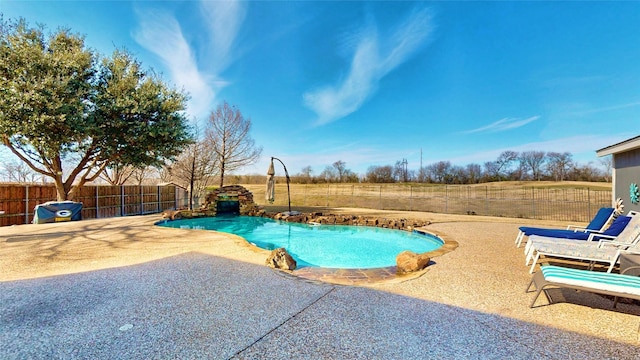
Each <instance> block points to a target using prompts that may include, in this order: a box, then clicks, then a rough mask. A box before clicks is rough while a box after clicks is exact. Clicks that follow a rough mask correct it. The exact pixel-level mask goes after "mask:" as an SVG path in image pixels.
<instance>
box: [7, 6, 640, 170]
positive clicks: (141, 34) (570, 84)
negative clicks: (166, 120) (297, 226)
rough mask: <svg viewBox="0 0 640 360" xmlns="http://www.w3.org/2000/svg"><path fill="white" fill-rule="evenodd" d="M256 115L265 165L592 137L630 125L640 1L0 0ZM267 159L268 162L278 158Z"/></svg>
mask: <svg viewBox="0 0 640 360" xmlns="http://www.w3.org/2000/svg"><path fill="white" fill-rule="evenodd" d="M0 12H2V13H3V14H4V17H5V19H6V18H17V17H23V18H25V19H26V20H27V21H28V22H29V23H30V24H32V25H34V24H36V23H43V24H45V25H46V26H47V27H48V28H49V29H51V30H55V29H57V28H58V27H60V26H63V27H69V28H71V29H72V30H73V31H74V32H77V33H81V34H84V35H85V36H86V43H87V45H88V46H90V47H92V48H94V49H96V50H98V51H99V52H101V53H102V54H110V53H111V52H113V50H115V49H116V48H126V49H127V50H129V51H130V52H132V53H133V54H134V55H135V56H136V57H137V58H138V59H139V60H140V61H141V62H142V63H143V65H144V66H146V67H148V68H153V69H154V70H155V71H156V72H158V73H161V74H162V76H163V78H164V79H165V80H166V81H168V82H170V83H172V84H174V85H176V86H177V87H179V88H184V89H185V90H186V91H187V92H189V94H190V95H191V100H190V102H189V108H188V115H189V118H190V119H193V121H205V119H206V118H207V117H208V114H209V113H210V112H211V111H212V110H214V109H215V108H216V106H217V105H218V104H220V103H221V102H223V101H227V102H228V103H230V104H232V105H236V106H237V107H238V108H239V109H240V110H241V111H242V113H243V114H244V116H245V117H247V118H250V119H251V120H252V123H253V130H252V136H253V138H254V139H255V141H256V144H257V145H259V146H262V147H263V157H262V159H261V160H260V162H258V163H257V164H256V165H254V166H251V167H248V168H246V169H244V170H243V171H242V173H265V172H266V170H267V167H268V166H267V164H268V161H269V159H270V157H271V156H275V157H278V158H280V159H281V160H283V161H284V163H285V164H286V165H287V168H288V169H289V172H290V173H291V174H294V173H297V172H299V171H300V170H301V169H302V168H303V167H305V166H311V167H312V168H313V173H314V174H316V175H317V174H319V173H320V172H322V170H323V169H324V168H325V167H326V166H328V165H331V164H332V163H334V162H335V161H338V160H342V161H344V162H345V163H346V167H347V168H349V169H351V170H352V171H355V172H357V173H361V174H364V173H365V172H366V170H367V168H368V167H369V166H371V165H393V164H395V162H396V161H399V160H402V159H407V161H408V163H409V164H408V167H409V169H414V170H417V169H418V168H419V166H420V160H421V154H422V163H423V165H428V164H430V163H434V162H437V161H441V160H445V161H450V162H451V163H452V164H455V165H466V164H469V163H478V164H483V163H484V162H486V161H491V160H495V159H496V158H497V156H498V155H499V154H500V152H502V151H504V150H514V151H527V150H542V151H557V152H564V151H568V152H571V153H572V154H573V155H574V160H576V161H578V163H580V164H586V163H588V162H593V163H594V164H597V161H598V158H597V157H596V155H595V150H597V149H599V148H602V147H605V146H608V145H611V144H614V143H616V142H619V141H622V140H625V139H628V138H631V137H634V136H637V135H638V134H639V133H640V119H639V116H638V115H639V114H640V2H637V1H629V2H594V1H588V2H557V1H550V2H544V1H542V2H508V1H490V2H473V1H471V2H469V1H465V2H415V1H412V2H398V1H396V2H382V1H373V2H365V1H344V2H342V1H332V2H328V1H320V2H311V1H300V2H296V1H273V2H270V1H255V2H212V1H202V2H199V1H188V2H179V1H161V2H154V1H144V2H127V1H112V2H100V1H84V2H74V1H63V2H57V1H56V2H36V1H6V0H0ZM276 172H278V170H276Z"/></svg>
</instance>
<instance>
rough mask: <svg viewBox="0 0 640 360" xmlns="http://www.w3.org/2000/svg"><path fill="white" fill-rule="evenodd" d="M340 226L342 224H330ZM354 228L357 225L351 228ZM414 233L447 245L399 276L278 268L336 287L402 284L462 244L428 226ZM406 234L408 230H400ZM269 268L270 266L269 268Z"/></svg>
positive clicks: (386, 271)
mask: <svg viewBox="0 0 640 360" xmlns="http://www.w3.org/2000/svg"><path fill="white" fill-rule="evenodd" d="M326 226H340V225H326ZM351 226H354V225H351ZM413 230H414V231H417V232H420V233H423V234H429V235H434V236H437V237H438V238H439V239H440V240H442V241H443V242H444V244H443V245H442V246H441V247H439V248H438V249H436V250H433V251H429V252H427V253H426V254H427V255H428V256H429V258H431V261H430V262H429V266H427V267H426V268H424V269H423V270H420V271H416V272H412V273H408V274H398V273H397V267H396V266H388V267H382V268H370V269H340V268H322V267H310V266H309V267H303V268H300V269H295V270H281V269H274V270H275V271H277V272H280V273H283V274H286V275H290V276H294V277H297V278H300V279H304V280H308V281H320V282H325V283H329V284H336V285H355V286H357V285H376V284H387V283H402V282H405V281H409V280H413V279H417V278H419V277H421V276H422V275H424V274H425V273H427V272H428V271H429V268H430V267H431V266H432V265H433V264H434V261H433V258H435V257H438V256H442V255H445V254H448V253H450V252H451V251H453V250H455V249H456V248H457V247H458V242H457V241H455V240H452V239H450V238H449V236H447V235H446V234H443V233H442V232H437V231H432V230H427V229H425V228H424V227H420V228H416V229H413ZM398 231H405V230H398ZM233 238H234V240H235V241H236V243H237V244H238V245H239V246H242V247H245V248H248V249H250V250H251V251H253V252H255V253H258V254H262V255H264V258H265V260H266V259H267V257H268V256H269V254H271V251H270V250H265V249H263V248H260V247H258V246H256V245H253V244H251V243H250V242H248V241H247V240H246V239H244V238H243V237H241V236H237V235H233ZM265 266H266V265H265Z"/></svg>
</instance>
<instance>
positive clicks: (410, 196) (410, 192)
mask: <svg viewBox="0 0 640 360" xmlns="http://www.w3.org/2000/svg"><path fill="white" fill-rule="evenodd" d="M412 201H413V186H411V185H409V211H411V209H413V207H412V206H411V202H412Z"/></svg>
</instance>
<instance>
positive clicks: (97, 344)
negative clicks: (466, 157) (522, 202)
mask: <svg viewBox="0 0 640 360" xmlns="http://www.w3.org/2000/svg"><path fill="white" fill-rule="evenodd" d="M331 211H332V212H333V213H338V212H344V213H356V212H357V213H367V214H377V215H379V216H387V217H408V218H420V219H426V220H429V221H431V222H432V224H431V225H429V226H427V227H426V229H428V230H429V231H434V232H437V233H438V234H441V235H442V236H443V237H445V238H450V239H452V240H455V241H457V242H458V243H459V247H458V248H457V249H456V250H455V251H453V252H450V253H448V254H445V255H442V256H440V257H436V258H433V259H432V261H433V262H434V264H432V265H431V266H430V267H429V268H428V270H427V271H426V272H425V273H424V274H423V275H422V276H420V277H418V278H414V279H412V280H409V281H404V282H399V281H395V282H394V281H392V282H384V283H378V284H366V285H361V286H342V285H334V284H327V283H322V282H318V281H312V280H307V279H302V278H299V277H296V276H294V275H289V274H284V273H281V272H277V271H274V270H272V269H270V268H267V267H266V266H264V265H263V264H264V261H265V259H266V254H267V252H264V251H257V250H255V249H252V248H250V247H247V246H243V240H242V239H241V238H238V237H236V236H232V235H226V234H220V233H215V232H211V231H204V230H182V229H170V228H162V227H157V226H154V225H153V223H154V222H156V221H158V220H159V219H160V216H157V215H152V216H135V217H125V218H110V219H96V220H83V221H78V222H71V223H57V224H41V225H19V226H13V227H6V228H0V343H1V344H3V346H2V347H0V358H2V359H25V358H64V359H69V358H83V359H88V358H91V359H132V358H133V359H149V358H182V359H185V358H210V359H228V358H238V359H259V358H276V359H280V358H282V359H284V358H294V357H299V358H313V359H328V358H331V359H406V358H422V359H424V358H443V359H454V358H455V359H460V358H474V359H476V358H483V359H504V358H510V359H538V358H548V359H558V358H563V359H570V358H585V357H589V358H609V359H633V358H637V357H638V356H639V355H640V348H639V347H638V345H639V344H640V334H639V332H638V331H639V326H640V317H639V316H638V315H640V306H638V305H635V304H632V303H628V302H627V303H622V304H619V305H618V308H617V309H613V308H612V303H613V301H612V300H611V299H609V298H605V297H602V296H599V295H595V294H590V293H584V292H576V291H573V290H550V291H549V294H550V295H551V297H552V298H553V303H552V304H551V305H547V302H546V299H545V297H544V296H541V297H540V299H539V300H538V302H537V303H536V304H537V305H539V306H538V307H536V308H533V309H531V308H529V302H530V301H531V299H532V297H533V293H525V288H526V286H527V284H528V283H529V281H530V279H531V276H530V275H529V273H528V267H526V266H525V265H524V254H523V251H522V249H516V248H515V245H514V243H513V241H514V239H515V236H516V234H517V228H518V226H521V225H536V226H553V225H561V223H553V222H543V221H532V220H520V219H506V218H484V217H477V216H454V215H441V214H432V213H413V212H412V213H403V212H384V211H371V210H363V209H332V210H331Z"/></svg>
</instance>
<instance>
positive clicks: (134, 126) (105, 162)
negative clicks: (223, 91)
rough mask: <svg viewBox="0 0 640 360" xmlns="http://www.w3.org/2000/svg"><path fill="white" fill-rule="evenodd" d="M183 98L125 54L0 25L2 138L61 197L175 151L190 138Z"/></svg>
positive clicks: (65, 34) (63, 34)
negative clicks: (108, 171)
mask: <svg viewBox="0 0 640 360" xmlns="http://www.w3.org/2000/svg"><path fill="white" fill-rule="evenodd" d="M186 101H187V96H186V95H185V94H183V93H182V92H180V91H177V90H174V89H172V88H170V87H169V86H168V85H166V84H165V83H164V82H163V81H162V80H161V79H160V78H159V77H157V76H156V75H155V74H154V73H152V72H149V71H145V70H143V69H142V68H141V65H140V63H139V62H138V61H136V60H135V59H134V58H133V57H132V56H131V55H130V54H128V53H126V52H124V51H116V52H114V53H113V54H112V56H111V57H108V58H102V57H101V56H100V55H99V54H97V53H96V52H95V51H93V50H91V49H88V48H87V47H86V46H85V44H84V38H83V37H82V36H79V35H76V34H73V33H71V32H70V31H69V30H59V31H57V32H55V33H51V34H46V35H45V32H44V28H43V27H39V28H31V27H29V26H28V24H26V22H25V21H23V20H20V21H14V22H9V21H6V22H5V21H3V22H2V23H0V140H1V141H2V144H4V145H5V146H6V147H8V148H9V149H10V150H11V152H12V153H13V154H15V155H16V156H17V157H18V158H20V159H21V160H22V161H24V162H25V163H26V164H27V165H28V166H29V167H30V168H32V169H33V170H34V171H36V172H38V173H40V174H42V175H44V176H47V177H51V178H52V179H53V182H54V183H55V185H56V189H57V197H58V200H67V199H73V197H74V194H75V191H76V189H78V188H80V187H81V186H82V185H83V184H85V183H86V182H88V181H92V180H95V179H96V178H98V177H99V176H100V174H101V173H102V171H104V169H105V168H106V167H108V166H122V165H131V166H136V167H139V166H144V165H155V164H159V163H161V162H162V161H163V160H164V159H166V158H172V157H174V156H176V155H177V154H179V153H180V151H181V150H182V149H183V148H184V147H185V146H186V145H188V144H189V143H190V142H191V136H190V134H189V129H188V126H187V121H186V118H185V116H184V114H183V111H184V109H185V104H186Z"/></svg>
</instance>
